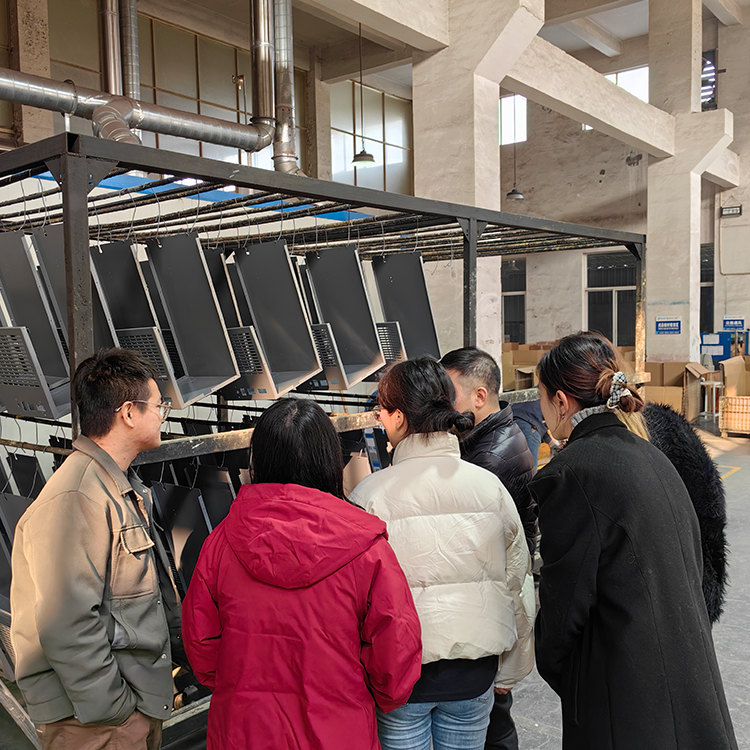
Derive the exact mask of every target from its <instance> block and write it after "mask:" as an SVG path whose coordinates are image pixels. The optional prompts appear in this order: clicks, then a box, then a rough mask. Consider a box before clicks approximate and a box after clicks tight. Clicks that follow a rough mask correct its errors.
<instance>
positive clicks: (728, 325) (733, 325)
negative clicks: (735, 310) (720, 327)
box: [724, 315, 745, 331]
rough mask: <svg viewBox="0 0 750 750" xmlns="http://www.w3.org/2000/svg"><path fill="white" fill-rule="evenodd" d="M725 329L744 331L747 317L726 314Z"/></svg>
mask: <svg viewBox="0 0 750 750" xmlns="http://www.w3.org/2000/svg"><path fill="white" fill-rule="evenodd" d="M724 330H725V331H744V330H745V319H744V318H735V317H732V316H729V315H725V316H724Z"/></svg>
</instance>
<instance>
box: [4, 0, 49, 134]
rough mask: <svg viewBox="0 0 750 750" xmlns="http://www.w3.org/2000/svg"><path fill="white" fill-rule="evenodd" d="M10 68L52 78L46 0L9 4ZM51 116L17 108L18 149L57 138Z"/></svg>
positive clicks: (21, 0) (47, 113)
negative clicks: (25, 145)
mask: <svg viewBox="0 0 750 750" xmlns="http://www.w3.org/2000/svg"><path fill="white" fill-rule="evenodd" d="M9 10H10V28H11V40H12V49H11V67H13V68H14V69H15V70H20V71H23V72H24V73H31V74H33V75H37V76H42V77H44V78H49V77H50V61H49V17H48V13H47V0H10V3H9ZM52 114H53V113H52V112H48V111H47V110H43V109H35V108H34V107H22V106H20V105H15V106H14V116H13V121H14V122H13V127H14V129H15V131H16V140H17V142H18V144H19V145H22V144H24V143H33V142H34V141H39V140H42V139H43V138H49V137H50V136H52V135H54V132H55V131H54V127H53V124H52Z"/></svg>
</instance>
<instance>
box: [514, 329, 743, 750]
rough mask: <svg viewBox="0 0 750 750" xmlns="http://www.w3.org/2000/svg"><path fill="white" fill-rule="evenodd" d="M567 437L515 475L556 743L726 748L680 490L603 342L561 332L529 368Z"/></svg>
mask: <svg viewBox="0 0 750 750" xmlns="http://www.w3.org/2000/svg"><path fill="white" fill-rule="evenodd" d="M537 371H538V375H539V392H540V396H541V405H542V412H543V413H544V417H545V420H546V422H547V425H548V426H549V428H550V431H551V432H552V435H553V437H555V438H557V439H558V440H567V441H568V444H567V446H566V447H565V449H564V450H563V451H561V452H560V453H559V454H558V455H557V456H556V457H555V458H553V459H552V461H550V463H549V464H547V466H545V467H544V468H543V469H542V470H541V471H540V472H539V473H538V474H537V475H536V477H535V478H534V479H533V480H532V481H531V482H530V483H529V485H528V486H529V490H530V491H531V492H532V494H533V495H534V497H535V499H536V501H537V503H538V506H539V527H540V531H541V556H542V560H543V565H542V569H541V571H540V587H539V600H540V611H539V616H538V617H537V620H536V627H535V630H536V658H537V667H538V669H539V673H540V674H541V675H542V677H543V678H544V679H545V680H546V681H547V682H548V683H549V684H550V686H551V687H552V688H553V690H555V692H556V693H557V694H558V695H559V696H560V698H561V700H562V713H563V748H564V750H613V749H614V748H617V750H643V748H659V750H677V749H678V748H679V750H705V748H711V750H736V748H737V742H736V740H735V737H734V731H733V729H732V722H731V720H730V717H729V712H728V710H727V704H726V699H725V697H724V689H723V687H722V683H721V676H720V674H719V668H718V665H717V662H716V655H715V653H714V647H713V642H712V640H711V627H710V624H709V618H708V614H707V611H706V604H705V602H704V598H703V593H702V590H701V568H702V559H701V539H700V532H699V528H698V521H697V519H696V515H695V511H694V510H693V506H692V503H691V501H690V497H689V495H688V492H687V490H686V489H685V485H684V484H683V482H682V480H681V479H680V477H679V475H678V474H677V471H676V470H675V469H674V467H673V466H672V464H671V463H670V461H669V459H667V457H666V456H665V455H664V454H663V453H662V452H661V451H660V450H659V449H658V448H656V447H654V446H652V445H651V444H650V443H649V442H648V441H647V440H646V439H643V438H644V437H645V436H646V435H647V433H646V430H645V425H644V422H643V419H642V417H641V414H640V412H641V409H642V408H643V401H642V399H641V398H640V396H639V395H638V394H637V393H636V392H635V391H634V390H632V389H631V388H630V387H629V386H628V384H627V378H626V376H625V375H624V374H623V372H622V369H621V368H620V366H619V363H618V360H617V357H616V354H615V352H614V349H613V347H612V346H611V344H610V343H609V341H607V340H606V339H604V338H603V337H601V336H599V335H597V334H593V333H578V334H574V335H571V336H566V337H565V338H564V339H562V340H561V341H560V342H559V343H558V344H557V345H556V346H555V347H554V348H553V349H551V350H550V351H549V352H547V353H546V354H545V355H544V357H543V358H542V360H541V361H540V362H539V365H538V367H537Z"/></svg>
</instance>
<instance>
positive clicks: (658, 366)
mask: <svg viewBox="0 0 750 750" xmlns="http://www.w3.org/2000/svg"><path fill="white" fill-rule="evenodd" d="M646 372H649V373H651V380H650V381H649V385H651V386H660V385H664V363H663V362H646Z"/></svg>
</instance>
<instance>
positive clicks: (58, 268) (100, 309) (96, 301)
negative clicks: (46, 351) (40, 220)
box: [32, 224, 116, 349]
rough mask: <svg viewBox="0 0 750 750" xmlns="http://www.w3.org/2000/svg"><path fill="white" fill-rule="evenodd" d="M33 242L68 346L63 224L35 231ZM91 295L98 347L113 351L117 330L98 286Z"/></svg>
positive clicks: (93, 288) (43, 277)
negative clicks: (110, 318) (103, 303)
mask: <svg viewBox="0 0 750 750" xmlns="http://www.w3.org/2000/svg"><path fill="white" fill-rule="evenodd" d="M32 241H33V243H34V248H35V250H36V253H37V259H38V260H39V271H40V273H41V276H42V280H43V281H44V283H45V285H46V286H47V290H48V292H49V297H50V300H51V303H52V309H53V311H54V313H55V319H56V321H57V324H58V327H59V328H60V329H61V331H62V334H63V337H64V342H65V345H67V341H68V319H67V312H66V304H67V299H66V290H65V238H64V236H63V225H62V224H52V225H48V226H46V227H42V228H41V229H37V230H35V231H34V232H33V233H32ZM91 293H92V305H93V316H94V346H95V347H96V348H97V349H109V348H111V347H113V346H115V345H116V344H115V342H116V338H115V333H114V328H113V327H112V324H111V321H110V320H109V319H108V316H107V313H106V311H105V309H104V306H103V305H102V301H101V298H100V296H99V291H98V289H97V288H96V286H93V287H92V290H91Z"/></svg>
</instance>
